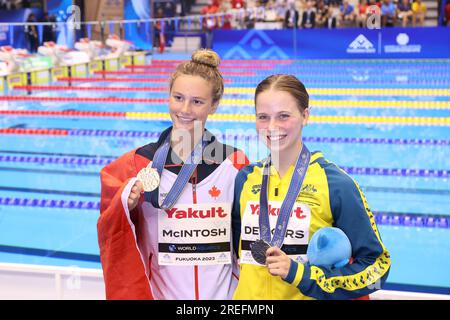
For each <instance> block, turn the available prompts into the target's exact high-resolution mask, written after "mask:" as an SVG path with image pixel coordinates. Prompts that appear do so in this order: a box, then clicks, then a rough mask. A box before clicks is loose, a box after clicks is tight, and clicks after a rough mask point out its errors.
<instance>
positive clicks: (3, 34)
mask: <svg viewBox="0 0 450 320" xmlns="http://www.w3.org/2000/svg"><path fill="white" fill-rule="evenodd" d="M30 13H34V15H35V17H36V22H38V21H40V19H41V18H42V10H41V9H35V8H33V9H19V10H0V22H26V20H27V18H28V16H29V15H30ZM0 45H2V46H5V45H9V46H12V47H14V48H20V49H29V46H28V42H27V39H26V38H25V28H24V26H2V27H1V28H0Z"/></svg>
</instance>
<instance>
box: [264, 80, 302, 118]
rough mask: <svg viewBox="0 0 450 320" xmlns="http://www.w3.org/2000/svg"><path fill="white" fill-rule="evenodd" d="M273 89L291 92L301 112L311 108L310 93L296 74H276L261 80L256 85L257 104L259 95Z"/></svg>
mask: <svg viewBox="0 0 450 320" xmlns="http://www.w3.org/2000/svg"><path fill="white" fill-rule="evenodd" d="M271 89H273V90H277V91H285V92H287V93H289V94H290V95H291V96H292V97H293V98H294V99H295V100H296V101H297V106H298V109H299V110H300V112H303V111H304V110H305V109H307V108H309V94H308V92H307V91H306V88H305V85H304V84H303V83H302V82H301V81H300V80H298V79H297V78H296V77H295V76H292V75H289V74H275V75H272V76H269V77H267V78H265V79H264V80H263V81H261V82H260V83H259V84H258V86H257V87H256V91H255V105H256V98H257V97H258V95H259V94H260V93H262V92H264V91H267V90H271Z"/></svg>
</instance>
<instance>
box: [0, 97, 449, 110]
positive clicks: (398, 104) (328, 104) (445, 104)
mask: <svg viewBox="0 0 450 320" xmlns="http://www.w3.org/2000/svg"><path fill="white" fill-rule="evenodd" d="M0 101H35V102H80V103H104V102H110V103H151V104H165V105H166V104H168V102H169V99H168V98H167V97H165V98H128V97H41V96H30V95H19V96H16V95H6V96H0ZM220 105H221V106H223V107H233V108H251V109H253V108H254V105H253V100H252V99H222V100H221V104H220ZM310 106H311V107H313V108H321V109H327V108H340V109H352V108H358V109H361V108H370V109H427V110H428V109H439V110H450V100H449V101H397V100H394V101H375V100H373V101H371V100H350V101H347V100H317V99H312V100H310Z"/></svg>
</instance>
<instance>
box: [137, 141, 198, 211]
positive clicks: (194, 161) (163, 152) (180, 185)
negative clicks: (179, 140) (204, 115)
mask: <svg viewBox="0 0 450 320" xmlns="http://www.w3.org/2000/svg"><path fill="white" fill-rule="evenodd" d="M170 136H171V134H168V135H167V137H166V139H165V140H164V142H163V144H162V145H161V146H160V147H159V148H158V150H156V153H155V156H154V157H153V162H152V168H154V169H156V170H157V171H158V175H159V176H160V177H161V175H162V172H163V169H164V164H165V163H166V160H167V155H168V154H169V150H170ZM205 145H206V137H205V133H204V134H203V136H202V139H201V140H200V141H199V142H198V143H197V144H196V145H195V147H194V150H192V153H191V154H190V156H189V157H188V159H187V160H186V162H185V163H184V164H183V166H182V167H181V170H180V172H179V173H178V176H177V178H176V180H175V182H174V184H173V186H172V188H170V191H169V193H168V194H167V196H166V197H165V199H164V201H163V203H162V204H161V205H160V204H159V187H158V188H156V189H155V190H153V191H151V192H145V193H144V197H145V201H148V202H151V204H152V205H153V207H155V208H157V209H163V210H167V209H171V208H172V207H173V206H174V205H175V203H176V202H177V200H178V198H179V197H180V195H181V193H182V192H183V189H184V187H185V186H186V184H187V183H188V181H189V179H190V178H191V176H192V174H193V173H194V171H195V168H197V165H198V164H199V163H200V161H201V159H202V154H203V148H204V147H205Z"/></svg>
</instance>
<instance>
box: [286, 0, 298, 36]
mask: <svg viewBox="0 0 450 320" xmlns="http://www.w3.org/2000/svg"><path fill="white" fill-rule="evenodd" d="M298 19H299V13H298V10H297V9H296V8H295V3H294V2H293V1H290V2H289V3H288V9H287V10H286V14H285V16H284V23H283V27H284V28H285V29H294V28H295V29H297V28H298Z"/></svg>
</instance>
